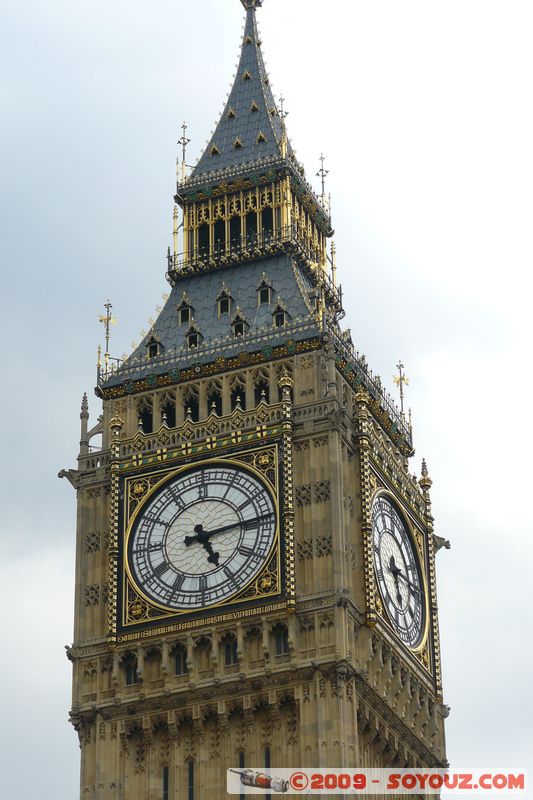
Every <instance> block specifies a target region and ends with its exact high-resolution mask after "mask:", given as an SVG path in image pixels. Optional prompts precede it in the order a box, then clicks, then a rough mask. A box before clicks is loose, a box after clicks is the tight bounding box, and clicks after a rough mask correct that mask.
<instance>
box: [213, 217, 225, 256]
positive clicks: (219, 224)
mask: <svg viewBox="0 0 533 800" xmlns="http://www.w3.org/2000/svg"><path fill="white" fill-rule="evenodd" d="M213 233H214V242H215V253H216V254H217V255H223V254H224V253H225V252H226V223H225V222H224V220H223V219H219V220H217V221H216V222H215V227H214V231H213Z"/></svg>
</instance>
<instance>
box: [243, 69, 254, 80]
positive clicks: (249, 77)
mask: <svg viewBox="0 0 533 800" xmlns="http://www.w3.org/2000/svg"><path fill="white" fill-rule="evenodd" d="M242 79H243V81H251V80H252V73H251V72H250V70H249V69H246V70H245V71H244V75H243V76H242Z"/></svg>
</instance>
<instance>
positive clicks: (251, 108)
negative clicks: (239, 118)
mask: <svg viewBox="0 0 533 800" xmlns="http://www.w3.org/2000/svg"><path fill="white" fill-rule="evenodd" d="M250 110H251V111H252V112H256V111H259V106H258V105H257V103H256V101H255V100H253V101H252V105H251V106H250Z"/></svg>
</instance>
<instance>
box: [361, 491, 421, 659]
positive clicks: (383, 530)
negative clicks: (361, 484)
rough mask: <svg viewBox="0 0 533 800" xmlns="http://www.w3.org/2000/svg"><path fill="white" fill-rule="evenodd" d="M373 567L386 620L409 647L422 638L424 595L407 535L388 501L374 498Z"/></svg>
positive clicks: (413, 646) (412, 646)
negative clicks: (385, 612) (387, 617)
mask: <svg viewBox="0 0 533 800" xmlns="http://www.w3.org/2000/svg"><path fill="white" fill-rule="evenodd" d="M372 535H373V550H374V567H375V570H376V576H377V580H378V584H379V589H380V593H381V596H382V598H383V603H384V605H385V609H386V611H387V614H388V616H389V618H390V621H391V623H392V625H393V627H394V629H395V630H396V632H397V634H398V636H399V637H400V639H401V640H402V641H403V642H404V643H405V644H406V645H407V646H408V647H411V648H415V647H417V646H418V645H419V644H420V642H421V641H422V637H423V634H424V628H425V613H426V612H425V598H424V589H423V584H422V578H421V573H420V567H419V562H418V559H417V557H416V555H415V551H414V547H413V544H412V541H411V537H410V535H409V533H408V530H407V527H406V525H405V523H404V522H403V520H402V518H401V517H400V515H399V514H398V512H397V511H396V508H395V507H394V505H393V504H392V502H391V501H390V500H389V499H388V498H387V497H384V496H381V497H378V498H377V500H376V501H375V503H374V506H373V509H372Z"/></svg>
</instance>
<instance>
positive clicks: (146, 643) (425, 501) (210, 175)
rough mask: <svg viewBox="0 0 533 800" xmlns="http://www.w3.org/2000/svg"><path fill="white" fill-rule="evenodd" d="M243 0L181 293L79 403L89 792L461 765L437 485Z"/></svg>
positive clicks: (196, 797)
mask: <svg viewBox="0 0 533 800" xmlns="http://www.w3.org/2000/svg"><path fill="white" fill-rule="evenodd" d="M242 2H243V5H244V6H245V13H246V23H245V29H244V34H243V38H242V43H241V55H240V62H239V66H238V69H237V74H236V77H235V81H234V85H233V87H232V89H231V92H230V94H229V97H228V100H227V103H226V106H225V108H224V111H223V113H222V116H221V117H220V120H219V121H218V124H217V126H216V129H215V131H214V133H213V135H212V137H211V140H210V142H209V144H208V145H207V148H206V150H205V152H204V153H203V155H202V156H201V158H200V159H199V161H198V163H197V164H196V166H195V167H194V168H193V169H192V171H190V173H187V168H186V167H185V164H183V165H182V170H181V174H180V177H179V181H178V185H177V192H176V197H175V202H176V206H175V211H174V225H175V233H174V248H173V250H172V251H171V250H169V253H168V264H167V272H166V277H167V280H168V282H169V284H170V287H171V288H170V293H169V296H168V299H167V300H166V303H165V306H164V308H163V309H162V310H161V312H160V314H159V316H158V318H157V319H156V320H155V322H154V323H153V324H152V326H151V329H150V331H149V332H148V334H147V335H146V336H145V338H144V340H143V341H142V342H141V344H140V345H139V346H138V347H137V348H136V349H135V350H134V352H133V353H132V354H131V355H130V357H129V358H127V359H126V360H124V361H114V360H112V359H110V358H109V355H108V352H107V350H108V348H106V357H105V359H104V360H103V363H102V364H100V366H99V369H98V383H97V388H96V394H97V396H98V397H99V398H100V400H101V402H102V413H101V416H99V417H98V422H97V424H96V425H94V426H93V427H91V426H90V425H89V421H88V420H89V414H88V403H87V398H86V397H84V400H83V403H82V409H81V439H80V451H79V457H78V465H77V469H76V470H68V471H63V472H62V473H60V474H61V475H62V476H65V477H67V478H68V479H69V481H70V482H71V483H72V484H73V486H74V487H75V489H76V491H77V497H78V513H77V555H76V594H75V628H74V643H73V645H72V647H69V648H67V654H68V657H69V659H70V660H71V662H72V666H73V698H72V711H71V720H72V724H73V725H74V727H75V729H76V731H77V732H78V735H79V740H80V746H81V785H80V797H81V798H87V799H88V800H89V799H90V798H91V799H92V800H116V798H119V799H120V800H171V799H172V800H174V799H176V800H178V798H187V800H207V798H212V797H216V798H219V797H225V796H226V770H227V769H228V768H235V769H238V768H244V767H248V766H249V767H257V768H265V767H266V768H268V767H272V768H282V767H328V766H329V767H332V768H335V767H343V766H344V767H354V768H355V767H372V766H374V767H379V766H396V767H436V766H441V765H444V764H445V763H446V761H445V745H444V732H443V718H444V716H445V715H446V707H445V706H443V703H442V683H441V665H440V652H439V632H438V617H437V599H436V576H435V553H436V550H437V549H438V547H439V546H440V545H441V544H442V540H440V539H439V538H438V537H436V536H435V535H434V532H433V517H432V513H431V500H430V489H431V480H430V478H429V475H428V470H427V467H426V465H425V462H424V463H423V466H422V472H421V478H420V479H417V478H416V477H415V476H414V475H413V474H412V472H411V470H410V461H409V459H410V458H411V457H412V456H413V454H414V451H413V445H412V431H411V427H410V425H409V424H408V423H407V421H406V419H405V416H404V415H403V413H401V412H400V411H399V410H398V409H397V408H396V406H395V405H394V403H393V402H392V401H391V399H390V397H389V396H388V395H387V394H386V393H385V391H384V390H383V387H382V385H381V382H380V379H379V377H377V376H375V375H374V374H373V373H372V371H371V370H370V369H369V367H368V364H367V363H366V360H365V359H364V357H363V356H361V355H360V354H359V353H358V352H357V351H356V349H355V348H354V346H353V344H352V341H351V338H350V336H349V333H347V332H346V331H343V329H342V327H341V325H340V322H341V320H342V317H343V315H344V311H343V304H342V292H341V289H340V287H339V286H338V284H337V267H336V260H335V248H334V245H333V244H330V241H331V237H332V236H333V230H332V225H331V219H330V212H329V208H328V203H327V202H326V199H325V195H324V193H323V194H322V196H321V197H317V196H316V195H315V193H314V192H313V189H312V188H311V186H310V185H309V183H308V182H307V180H306V177H305V172H304V169H303V167H302V165H301V164H300V163H299V162H298V160H297V158H296V155H295V152H294V151H293V148H292V146H291V142H290V140H289V138H288V135H287V131H286V126H285V116H286V115H285V112H284V111H283V108H282V107H280V105H279V104H278V103H276V101H275V99H274V96H273V93H272V90H271V87H270V83H269V79H268V75H267V73H266V70H265V65H264V62H263V56H262V52H261V41H260V38H259V35H258V31H257V22H256V13H257V11H256V9H257V7H259V6H261V5H262V2H261V0H242ZM186 142H187V140H186V138H185V134H184V138H183V143H184V146H185V144H186ZM109 313H110V311H109V309H108V315H107V317H106V318H104V321H106V323H107V325H109V322H110V316H109ZM96 441H98V442H99V445H98V448H96V447H95V442H96Z"/></svg>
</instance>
